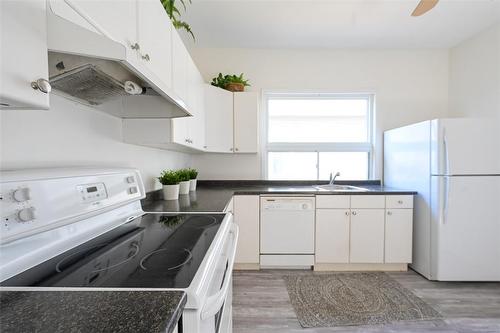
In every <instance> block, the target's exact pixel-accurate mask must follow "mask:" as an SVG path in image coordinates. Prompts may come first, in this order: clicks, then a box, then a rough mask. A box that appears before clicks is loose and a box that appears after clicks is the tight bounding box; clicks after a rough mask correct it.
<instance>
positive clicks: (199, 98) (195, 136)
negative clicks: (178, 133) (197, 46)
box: [189, 66, 206, 150]
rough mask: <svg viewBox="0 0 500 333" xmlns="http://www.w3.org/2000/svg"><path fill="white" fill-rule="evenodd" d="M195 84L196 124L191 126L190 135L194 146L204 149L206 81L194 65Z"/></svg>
mask: <svg viewBox="0 0 500 333" xmlns="http://www.w3.org/2000/svg"><path fill="white" fill-rule="evenodd" d="M194 70H195V74H194V76H195V77H194V79H195V81H194V86H193V89H194V91H195V96H196V97H195V105H194V109H195V110H196V112H195V113H196V114H195V119H194V124H193V126H192V127H191V128H190V131H189V136H190V137H191V139H192V141H193V145H194V147H196V148H197V149H201V150H204V149H205V146H206V136H205V121H206V116H205V105H204V100H205V81H204V80H203V77H202V76H201V73H200V72H199V71H198V68H197V67H196V66H195V67H194Z"/></svg>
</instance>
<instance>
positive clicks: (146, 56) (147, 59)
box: [141, 53, 151, 61]
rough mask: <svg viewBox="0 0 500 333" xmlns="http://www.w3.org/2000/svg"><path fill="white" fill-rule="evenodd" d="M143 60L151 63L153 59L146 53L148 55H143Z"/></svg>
mask: <svg viewBox="0 0 500 333" xmlns="http://www.w3.org/2000/svg"><path fill="white" fill-rule="evenodd" d="M141 57H142V59H144V60H146V61H149V60H151V58H150V57H149V54H147V53H146V55H141Z"/></svg>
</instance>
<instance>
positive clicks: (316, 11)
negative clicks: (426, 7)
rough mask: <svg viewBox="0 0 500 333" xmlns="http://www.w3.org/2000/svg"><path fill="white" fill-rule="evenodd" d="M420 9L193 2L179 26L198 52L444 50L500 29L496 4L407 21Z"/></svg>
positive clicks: (262, 0)
mask: <svg viewBox="0 0 500 333" xmlns="http://www.w3.org/2000/svg"><path fill="white" fill-rule="evenodd" d="M418 1H419V0H288V1H283V0H225V1H224V0H223V1H221V0H218V1H216V0H193V3H192V4H191V5H189V4H188V8H187V12H186V13H184V14H183V16H182V19H183V20H185V21H187V22H188V23H189V24H190V25H191V27H192V29H193V31H194V33H195V34H196V38H197V40H196V47H241V48H447V47H451V46H454V45H456V44H458V43H459V42H461V41H463V40H465V39H467V38H468V37H470V36H473V35H474V34H475V33H477V32H479V31H481V30H483V29H485V28H487V27H489V26H491V25H493V24H495V23H496V22H500V0H441V1H440V2H439V3H438V4H437V6H436V7H435V8H434V9H433V10H431V11H430V12H428V13H427V14H425V15H423V16H421V17H411V16H410V14H411V12H412V11H413V9H414V8H415V6H416V5H417V3H418ZM185 2H188V1H187V0H185ZM183 37H184V38H185V40H186V41H188V40H189V38H186V35H185V34H184V36H183ZM188 43H190V44H192V42H191V41H189V42H188ZM191 46H192V45H191Z"/></svg>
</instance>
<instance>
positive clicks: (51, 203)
mask: <svg viewBox="0 0 500 333" xmlns="http://www.w3.org/2000/svg"><path fill="white" fill-rule="evenodd" d="M56 170H57V169H56ZM56 170H50V172H49V171H48V170H40V171H39V172H37V171H36V170H30V171H8V172H3V173H2V174H1V177H0V179H1V183H0V212H1V220H0V244H4V243H8V242H11V241H14V240H16V239H19V238H23V237H27V236H30V235H33V234H37V233H40V232H43V231H46V230H50V229H54V228H57V227H59V226H63V225H67V224H71V223H74V222H77V221H79V220H82V219H85V218H88V217H89V216H94V215H96V214H97V212H98V211H103V212H104V211H108V210H111V209H113V208H115V207H118V206H122V205H124V204H126V203H129V202H134V201H139V200H140V199H142V198H144V196H145V191H144V185H143V183H142V179H141V176H140V174H139V172H138V171H137V170H135V169H98V170H97V169H74V170H73V169H64V170H63V171H61V174H58V173H57V171H56ZM93 172H94V173H93Z"/></svg>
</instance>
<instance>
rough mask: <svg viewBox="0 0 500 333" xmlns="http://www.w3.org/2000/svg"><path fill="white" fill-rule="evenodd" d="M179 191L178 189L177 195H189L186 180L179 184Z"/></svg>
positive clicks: (187, 181)
mask: <svg viewBox="0 0 500 333" xmlns="http://www.w3.org/2000/svg"><path fill="white" fill-rule="evenodd" d="M179 185H180V189H179V194H180V195H184V194H189V180H186V181H185V182H180V183H179Z"/></svg>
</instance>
